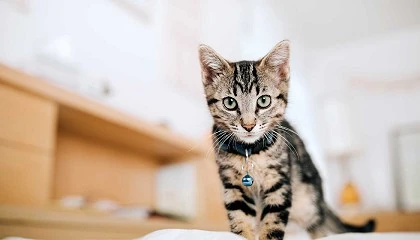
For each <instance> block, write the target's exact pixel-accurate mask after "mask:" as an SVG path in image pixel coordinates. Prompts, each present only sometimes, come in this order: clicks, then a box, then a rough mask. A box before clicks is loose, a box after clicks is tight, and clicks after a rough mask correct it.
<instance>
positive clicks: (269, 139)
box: [213, 125, 276, 157]
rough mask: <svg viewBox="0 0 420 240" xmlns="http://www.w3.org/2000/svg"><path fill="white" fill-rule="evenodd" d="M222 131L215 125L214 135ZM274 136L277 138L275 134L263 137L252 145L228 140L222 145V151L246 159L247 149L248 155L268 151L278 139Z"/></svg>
mask: <svg viewBox="0 0 420 240" xmlns="http://www.w3.org/2000/svg"><path fill="white" fill-rule="evenodd" d="M220 130H221V129H220V128H218V127H217V126H216V125H213V134H214V133H216V132H217V131H220ZM273 136H275V135H274V133H272V134H267V135H266V137H265V138H264V137H262V138H260V139H258V140H257V141H255V142H254V143H251V144H249V143H243V142H240V141H237V140H235V139H232V140H227V141H225V142H224V143H223V144H222V146H220V150H222V151H225V152H228V153H233V154H238V155H241V156H244V157H245V149H247V150H248V155H251V154H258V153H259V152H261V151H265V150H267V149H268V148H269V147H270V146H272V145H273V144H274V143H275V142H276V139H275V138H274V137H273Z"/></svg>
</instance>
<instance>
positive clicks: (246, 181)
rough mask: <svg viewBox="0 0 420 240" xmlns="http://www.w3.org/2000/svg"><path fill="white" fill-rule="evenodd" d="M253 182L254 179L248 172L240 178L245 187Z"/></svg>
mask: <svg viewBox="0 0 420 240" xmlns="http://www.w3.org/2000/svg"><path fill="white" fill-rule="evenodd" d="M253 183H254V179H253V178H252V177H251V176H250V175H249V174H248V173H247V174H246V175H245V176H244V177H243V178H242V184H243V185H244V186H245V187H250V186H252V184H253Z"/></svg>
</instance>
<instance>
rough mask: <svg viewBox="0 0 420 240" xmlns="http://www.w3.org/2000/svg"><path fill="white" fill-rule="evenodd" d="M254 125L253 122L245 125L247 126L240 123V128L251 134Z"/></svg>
mask: <svg viewBox="0 0 420 240" xmlns="http://www.w3.org/2000/svg"><path fill="white" fill-rule="evenodd" d="M255 125H256V123H255V122H253V123H249V124H248V123H247V124H244V123H241V126H242V127H243V128H244V129H245V130H247V131H248V132H251V131H252V129H253V128H254V127H255Z"/></svg>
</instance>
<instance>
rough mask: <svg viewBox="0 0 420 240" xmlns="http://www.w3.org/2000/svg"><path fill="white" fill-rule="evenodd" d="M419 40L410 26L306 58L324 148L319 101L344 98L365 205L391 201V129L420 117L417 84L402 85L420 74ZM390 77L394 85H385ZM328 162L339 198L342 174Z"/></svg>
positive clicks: (371, 206)
mask: <svg viewBox="0 0 420 240" xmlns="http://www.w3.org/2000/svg"><path fill="white" fill-rule="evenodd" d="M419 42H420V28H411V29H406V30H402V31H400V32H392V33H389V34H387V35H381V36H378V37H376V38H372V39H369V40H364V41H358V42H353V43H349V44H346V45H341V46H336V47H334V48H330V49H323V50H320V51H316V52H313V53H312V54H311V56H312V57H311V58H310V60H309V61H308V66H309V67H308V69H309V70H308V73H309V75H310V76H311V79H310V84H311V87H310V88H311V89H312V90H313V92H314V93H315V96H316V98H314V100H315V101H316V109H317V111H316V112H317V114H318V117H317V119H318V125H319V126H320V127H321V129H323V130H322V131H321V132H320V135H321V136H323V137H324V138H323V139H322V142H321V144H322V147H323V149H327V148H328V147H329V146H327V145H326V143H327V142H328V141H327V139H325V133H326V128H328V126H326V125H325V123H326V121H325V119H324V118H323V117H324V116H323V115H322V108H323V106H322V104H323V101H324V99H325V98H328V97H334V96H338V97H340V98H344V99H346V100H347V103H348V108H349V112H350V119H349V121H347V122H348V124H349V125H350V128H351V129H352V130H353V138H354V139H353V141H354V142H355V143H356V149H357V152H356V154H357V155H356V156H355V157H354V159H353V160H352V162H351V164H350V168H349V169H348V171H349V172H350V173H351V174H352V176H353V182H355V183H356V185H357V187H358V188H359V190H360V192H361V196H362V201H363V207H364V208H367V209H392V208H394V207H395V193H394V185H393V179H392V178H393V175H392V165H391V164H392V152H391V149H392V148H391V146H390V135H391V132H392V131H393V130H394V129H396V128H397V127H399V126H404V125H406V124H412V123H417V124H418V123H420V108H419V107H418V103H419V102H420V86H419V84H416V85H412V86H413V87H404V86H406V83H407V81H410V82H413V81H414V82H415V81H417V82H418V80H419V78H420V69H419V68H418V63H419V62H420V54H419V53H420V45H419ZM390 83H391V84H393V85H391V86H395V87H388V88H386V86H387V84H390ZM399 84H400V85H399ZM398 86H401V87H398ZM337 134H338V133H337ZM335 137H336V139H341V138H340V136H335ZM328 165H329V179H328V187H329V189H330V190H331V196H332V200H333V201H334V203H337V200H338V194H339V190H341V187H342V184H343V178H342V176H340V175H341V172H340V169H339V168H338V167H337V163H334V162H330V163H328Z"/></svg>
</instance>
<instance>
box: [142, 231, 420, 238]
mask: <svg viewBox="0 0 420 240" xmlns="http://www.w3.org/2000/svg"><path fill="white" fill-rule="evenodd" d="M140 239H141V240H196V239H200V240H244V238H242V237H239V236H237V235H235V234H232V233H229V232H210V231H201V230H181V229H166V230H159V231H156V232H153V233H151V234H149V235H147V236H145V237H143V238H140ZM285 239H286V240H301V239H308V238H307V237H305V238H303V237H302V236H300V235H296V236H292V235H289V236H286V237H285ZM322 239H323V240H365V239H366V240H379V239H380V240H394V239H395V240H399V239H404V240H418V239H420V233H369V234H366V233H364V234H361V233H357V234H356V233H346V234H339V235H333V236H329V237H326V238H322Z"/></svg>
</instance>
